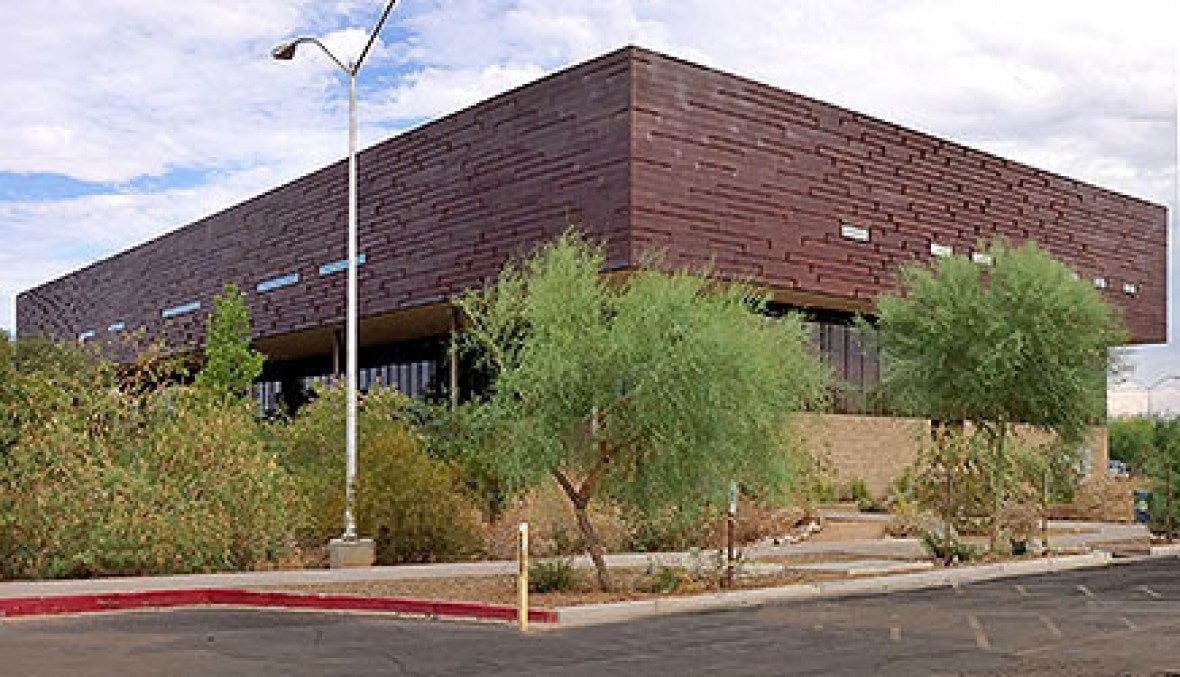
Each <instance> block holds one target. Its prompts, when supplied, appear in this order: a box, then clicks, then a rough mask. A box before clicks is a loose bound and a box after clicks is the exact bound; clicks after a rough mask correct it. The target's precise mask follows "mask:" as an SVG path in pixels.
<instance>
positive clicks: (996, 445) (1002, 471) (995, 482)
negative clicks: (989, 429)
mask: <svg viewBox="0 0 1180 677" xmlns="http://www.w3.org/2000/svg"><path fill="white" fill-rule="evenodd" d="M1007 441H1008V427H1007V426H1006V425H1004V424H1000V426H999V431H998V432H996V433H993V434H992V435H991V440H990V442H991V445H992V489H993V491H994V495H993V497H992V499H993V503H992V533H991V554H992V556H993V557H995V556H996V554H997V552H998V548H999V546H1000V532H1001V527H1002V526H1003V525H1002V524H1001V523H1000V513H1001V512H1002V511H1003V508H1004V503H1005V494H1006V493H1007V483H1008V477H1007V471H1008V468H1007V467H1006V460H1007V457H1006V455H1005V453H1004V452H1005V448H1004V445H1005V443H1006V442H1007Z"/></svg>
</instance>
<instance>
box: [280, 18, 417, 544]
mask: <svg viewBox="0 0 1180 677" xmlns="http://www.w3.org/2000/svg"><path fill="white" fill-rule="evenodd" d="M395 4H397V0H389V1H388V2H387V3H386V5H385V10H384V11H383V12H382V13H381V18H380V19H378V20H377V25H376V27H374V29H373V32H372V33H371V34H370V35H369V41H368V43H366V44H365V48H364V49H363V50H362V51H361V54H360V56H359V57H357V59H356V61H352V62H349V63H348V64H347V65H345V64H344V62H342V61H341V60H340V59H338V58H337V57H336V55H335V54H333V53H332V51H331V50H330V49H328V48H327V47H326V46H325V45H324V43H322V42H320V41H319V40H318V39H316V38H311V37H302V38H297V39H295V40H292V41H291V42H287V43H284V44H281V45H279V46H278V47H275V48H274V49H273V50H272V51H271V56H273V57H274V58H275V59H278V60H280V61H290V60H291V59H292V58H294V57H295V50H296V49H297V48H298V47H299V45H301V44H304V43H311V44H314V45H316V46H318V47H319V48H320V49H321V50H323V52H324V53H325V54H327V55H328V58H330V59H331V60H332V62H333V63H335V64H336V65H337V66H339V67H340V69H341V70H343V71H344V72H345V73H346V74H347V75H348V292H347V293H348V308H347V319H346V325H347V328H346V330H345V333H346V338H345V346H346V348H345V350H346V353H347V358H346V367H345V369H346V372H347V373H346V374H345V381H346V393H347V405H346V408H347V412H346V423H345V454H346V463H345V475H344V534H343V536H342V537H341V540H342V541H343V542H344V543H346V544H351V543H356V542H357V533H356V471H357V462H356V447H357V439H356V418H357V350H358V346H357V178H356V153H357V150H356V147H357V124H356V77H357V73H359V72H360V69H361V65H362V64H364V62H365V57H366V56H368V54H369V50H370V49H371V48H372V47H373V43H374V42H375V41H376V40H377V35H378V34H380V33H381V27H382V26H384V25H385V20H386V19H387V18H389V13H390V12H391V11H392V10H393V6H394V5H395ZM368 563H369V564H371V563H372V562H371V561H370V562H368ZM333 564H334V565H336V561H335V560H334V561H333ZM349 564H350V563H349V562H343V561H342V562H341V563H340V565H341V566H347V565H349Z"/></svg>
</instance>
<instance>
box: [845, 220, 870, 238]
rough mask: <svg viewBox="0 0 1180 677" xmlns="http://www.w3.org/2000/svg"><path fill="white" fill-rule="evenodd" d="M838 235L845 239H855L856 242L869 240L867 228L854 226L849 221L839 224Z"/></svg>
mask: <svg viewBox="0 0 1180 677" xmlns="http://www.w3.org/2000/svg"><path fill="white" fill-rule="evenodd" d="M840 237H842V238H844V239H845V240H855V241H857V242H868V241H869V229H868V228H861V227H860V226H854V225H852V224H851V223H842V224H840Z"/></svg>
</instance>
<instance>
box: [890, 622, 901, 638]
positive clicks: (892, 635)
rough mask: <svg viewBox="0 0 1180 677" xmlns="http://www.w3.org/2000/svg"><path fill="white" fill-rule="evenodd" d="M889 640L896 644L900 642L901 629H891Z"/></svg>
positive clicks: (895, 627) (894, 627)
mask: <svg viewBox="0 0 1180 677" xmlns="http://www.w3.org/2000/svg"><path fill="white" fill-rule="evenodd" d="M889 639H891V640H893V641H894V642H900V641H901V628H899V627H897V626H896V625H895V626H893V627H891V628H889Z"/></svg>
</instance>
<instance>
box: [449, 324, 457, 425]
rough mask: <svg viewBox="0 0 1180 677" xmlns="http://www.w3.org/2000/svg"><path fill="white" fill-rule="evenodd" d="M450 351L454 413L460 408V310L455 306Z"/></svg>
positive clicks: (452, 406) (452, 407)
mask: <svg viewBox="0 0 1180 677" xmlns="http://www.w3.org/2000/svg"><path fill="white" fill-rule="evenodd" d="M449 351H450V360H449V362H450V370H451V387H450V391H451V392H450V394H451V411H454V410H455V409H457V408H458V407H459V309H458V308H455V307H454V306H452V307H451V345H450V348H449Z"/></svg>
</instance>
